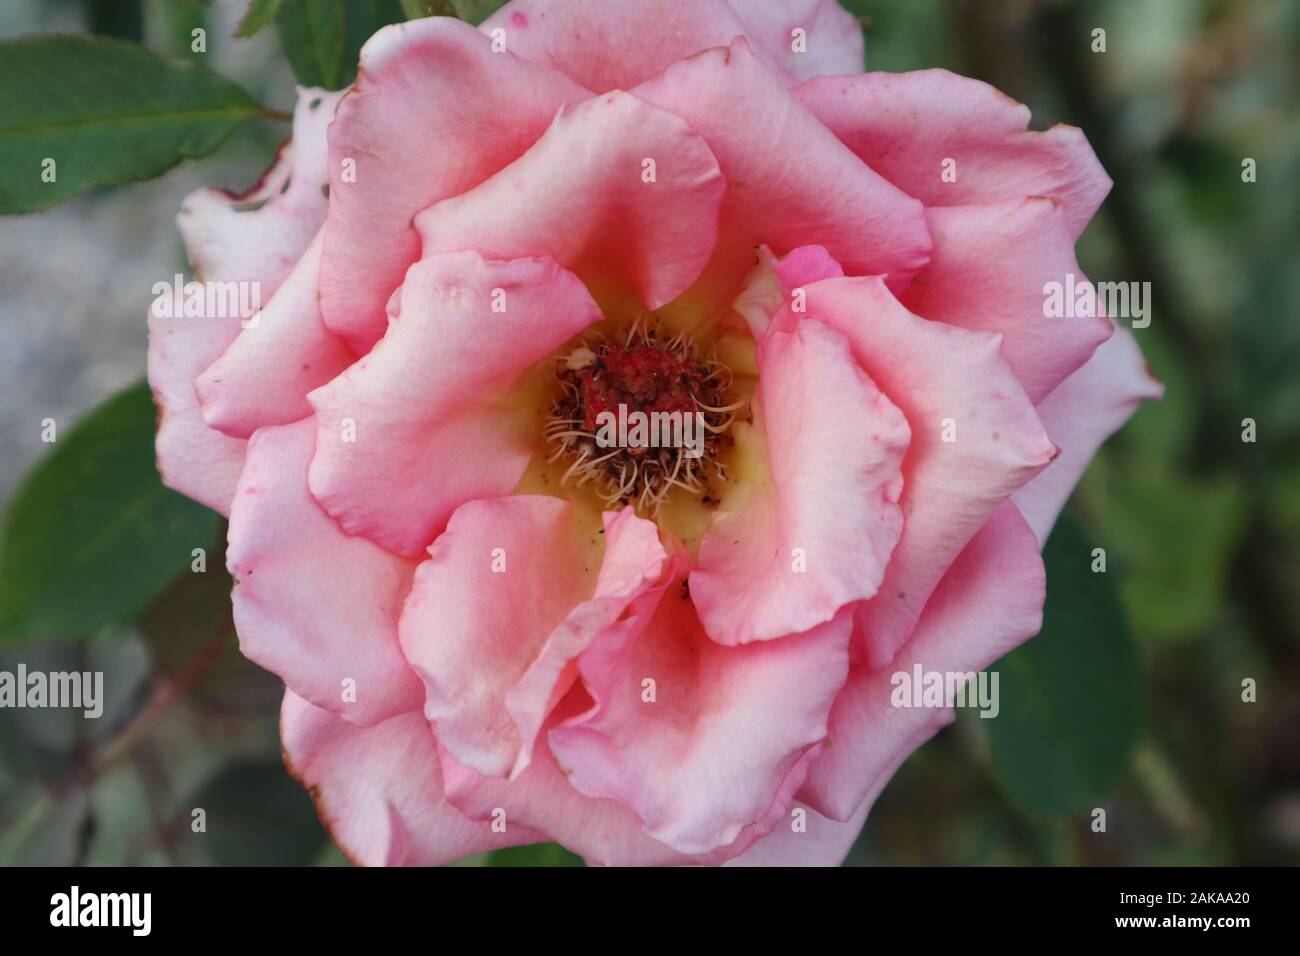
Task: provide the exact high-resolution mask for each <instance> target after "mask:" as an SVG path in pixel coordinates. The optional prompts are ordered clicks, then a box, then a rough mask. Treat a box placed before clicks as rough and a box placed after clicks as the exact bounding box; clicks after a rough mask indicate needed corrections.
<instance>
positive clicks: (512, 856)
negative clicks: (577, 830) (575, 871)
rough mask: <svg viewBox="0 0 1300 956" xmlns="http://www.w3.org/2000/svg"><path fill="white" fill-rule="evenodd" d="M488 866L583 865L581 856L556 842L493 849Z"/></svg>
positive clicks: (488, 859)
mask: <svg viewBox="0 0 1300 956" xmlns="http://www.w3.org/2000/svg"><path fill="white" fill-rule="evenodd" d="M487 865H488V866H585V865H586V864H584V863H583V862H582V857H580V856H577V855H576V854H574V853H570V852H569V851H568V850H566V849H565V848H564V847H562V846H560V845H559V844H558V843H534V844H532V845H530V846H512V847H507V848H506V849H504V850H493V851H492V852H491V853H489V854H488V858H487Z"/></svg>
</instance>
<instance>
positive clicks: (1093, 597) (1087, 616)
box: [988, 514, 1141, 816]
mask: <svg viewBox="0 0 1300 956" xmlns="http://www.w3.org/2000/svg"><path fill="white" fill-rule="evenodd" d="M1101 544H1102V543H1101V542H1093V541H1091V540H1089V538H1088V536H1087V535H1086V533H1085V532H1084V531H1083V529H1082V528H1081V527H1080V526H1079V524H1078V523H1077V522H1076V521H1074V520H1073V519H1072V518H1071V517H1070V516H1069V515H1068V514H1063V515H1062V516H1061V518H1060V520H1059V521H1058V522H1057V525H1056V529H1055V530H1054V531H1053V532H1052V536H1051V538H1050V539H1048V542H1047V547H1046V548H1045V549H1044V551H1043V558H1044V560H1045V562H1046V564H1047V602H1046V606H1045V607H1044V609H1043V629H1042V631H1041V633H1039V635H1038V636H1037V637H1036V638H1034V639H1033V640H1030V641H1028V642H1027V643H1025V644H1023V645H1021V646H1020V647H1018V648H1017V649H1016V650H1014V651H1012V652H1011V653H1010V654H1007V655H1006V656H1005V657H1003V658H1002V659H1001V660H1000V661H998V662H997V663H996V664H994V665H993V666H992V667H991V668H989V669H990V670H991V671H997V672H999V674H1000V677H999V683H1000V687H999V702H1000V704H1001V709H1000V712H999V714H998V716H997V717H995V718H993V719H991V720H989V721H988V724H989V728H988V731H989V739H990V744H991V746H992V751H993V762H994V765H995V767H996V769H997V773H998V776H999V778H1000V779H1001V781H1002V783H1003V785H1004V786H1005V788H1006V790H1007V792H1008V794H1009V795H1010V796H1011V798H1012V800H1013V802H1015V803H1016V804H1017V805H1018V806H1019V807H1020V808H1021V809H1022V810H1024V811H1026V812H1027V813H1029V814H1031V815H1034V816H1051V815H1056V814H1066V813H1074V812H1078V811H1082V810H1085V809H1088V808H1090V807H1093V806H1096V805H1097V802H1098V801H1099V800H1100V799H1101V798H1102V797H1103V796H1105V794H1106V792H1107V791H1108V790H1109V788H1110V787H1111V785H1112V784H1113V783H1114V782H1115V781H1116V779H1117V778H1118V777H1119V775H1120V773H1122V772H1123V770H1124V769H1125V768H1126V767H1127V766H1128V763H1129V759H1130V757H1131V755H1132V752H1133V746H1134V743H1135V742H1136V739H1137V733H1138V723H1139V709H1140V707H1139V705H1140V693H1141V675H1140V672H1139V667H1138V658H1137V652H1136V650H1135V648H1134V645H1133V642H1132V639H1131V638H1130V636H1129V632H1128V625H1127V622H1126V621H1125V619H1124V613H1123V610H1122V608H1121V605H1120V602H1119V599H1118V597H1117V595H1116V593H1115V588H1114V585H1113V583H1112V581H1111V577H1110V575H1111V574H1113V573H1114V571H1113V569H1112V570H1111V571H1110V572H1108V573H1093V571H1092V570H1091V566H1092V562H1093V557H1092V549H1093V548H1094V547H1098V546H1100V545H1101Z"/></svg>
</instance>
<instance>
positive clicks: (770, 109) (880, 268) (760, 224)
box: [633, 39, 930, 288]
mask: <svg viewBox="0 0 1300 956" xmlns="http://www.w3.org/2000/svg"><path fill="white" fill-rule="evenodd" d="M633 93H635V94H636V95H637V96H639V97H640V98H641V99H643V100H646V101H648V102H651V103H654V104H656V105H658V106H662V107H663V108H664V109H667V110H669V111H671V112H673V113H675V114H677V115H678V116H680V117H681V118H682V119H684V120H686V122H687V123H688V124H690V127H691V129H693V130H695V132H697V133H699V134H700V136H702V137H703V138H704V141H705V142H706V143H708V144H709V148H710V149H712V150H713V154H714V155H715V156H716V157H717V159H718V165H719V166H720V167H721V169H722V173H723V175H724V176H726V178H727V196H726V199H725V200H724V202H723V213H722V230H721V234H722V242H723V245H724V248H723V249H722V250H721V251H720V253H719V254H720V255H721V256H723V257H724V258H725V260H726V261H725V262H724V265H725V270H724V271H727V272H728V273H729V275H730V274H731V273H734V275H730V281H731V283H732V287H733V288H734V285H735V283H736V282H738V281H739V280H740V278H741V276H742V275H743V272H744V271H745V270H747V269H748V268H749V267H750V266H752V265H753V249H752V247H753V245H754V244H755V243H760V242H762V243H766V244H768V245H769V246H771V247H772V250H773V251H774V252H776V253H778V254H784V253H786V252H789V251H790V250H791V249H793V248H795V247H796V246H802V245H808V244H810V243H819V244H821V245H823V246H825V247H826V249H827V250H828V251H829V252H830V254H831V255H832V256H834V257H835V258H836V259H837V260H838V261H839V262H841V263H842V264H843V265H844V268H845V271H847V272H850V273H858V274H862V273H869V274H873V275H874V274H887V275H888V276H889V281H890V284H891V286H895V287H899V288H901V287H903V286H905V285H906V283H907V282H908V280H910V278H911V277H912V275H913V274H914V273H916V271H917V270H918V269H920V268H921V267H922V266H923V265H924V264H925V262H926V260H927V258H928V255H929V251H930V235H929V232H928V231H927V229H926V224H925V217H924V211H923V209H922V207H921V205H920V204H919V203H917V202H916V201H915V200H912V199H909V198H908V197H907V196H906V195H904V194H903V193H902V192H901V191H900V190H899V189H897V188H896V187H894V186H891V185H890V184H889V183H888V182H886V181H885V180H884V179H882V178H881V177H880V176H878V175H877V174H876V173H874V172H872V170H870V169H869V168H867V167H866V166H865V165H864V164H863V163H862V162H861V161H860V160H859V159H857V157H855V156H854V155H853V154H852V153H851V152H849V150H848V149H846V148H845V147H844V145H843V144H842V143H840V142H839V141H838V140H836V139H835V137H834V136H833V135H832V134H831V133H830V132H829V131H828V130H827V129H826V128H825V127H823V126H822V125H821V124H820V123H818V122H817V121H816V119H815V118H814V117H813V116H812V115H810V114H809V113H808V111H807V110H805V109H803V108H802V107H801V106H800V105H799V104H798V102H796V101H795V100H794V99H793V97H792V96H791V94H790V93H789V92H787V90H786V88H785V85H784V84H783V83H782V81H781V78H780V76H779V75H778V74H777V73H776V72H775V71H774V70H772V69H771V68H770V67H768V66H766V65H765V64H763V63H762V62H761V61H760V59H759V57H758V56H756V55H755V54H754V53H753V52H752V51H751V49H750V47H749V45H748V44H747V43H746V42H745V41H744V40H743V39H740V40H736V41H735V42H733V43H732V44H731V46H730V47H729V48H728V49H721V50H709V51H707V52H705V53H701V54H698V55H697V56H694V57H691V58H690V59H689V60H685V61H683V62H681V63H678V64H676V65H675V66H673V67H671V68H670V69H668V70H667V71H665V72H664V74H663V75H662V76H660V77H658V78H657V79H654V80H651V81H650V82H648V83H644V84H642V85H641V86H638V87H637V88H636V89H635V90H633ZM737 269H738V270H739V271H736V270H737Z"/></svg>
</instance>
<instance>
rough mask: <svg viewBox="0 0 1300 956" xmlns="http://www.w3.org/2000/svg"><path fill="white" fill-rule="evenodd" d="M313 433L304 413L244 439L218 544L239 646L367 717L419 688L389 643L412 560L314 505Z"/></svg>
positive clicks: (337, 706) (348, 712)
mask: <svg viewBox="0 0 1300 956" xmlns="http://www.w3.org/2000/svg"><path fill="white" fill-rule="evenodd" d="M314 442H315V427H314V425H313V423H312V422H311V421H310V420H303V421H301V422H298V423H297V424H294V425H284V426H278V427H272V428H263V429H260V430H258V432H257V433H256V434H255V435H254V436H253V438H252V440H251V441H250V442H249V445H248V464H247V466H245V468H244V473H243V475H242V476H241V477H240V481H239V486H238V490H237V491H236V493H235V499H234V505H233V507H232V508H231V512H230V534H229V538H230V544H229V547H228V549H227V552H226V562H227V564H228V565H229V567H230V573H231V574H232V575H234V578H235V584H236V587H235V590H234V592H233V595H232V597H233V603H234V611H235V629H236V631H237V632H238V634H239V646H240V650H242V651H243V652H244V655H245V656H246V657H248V658H249V659H250V660H252V661H254V662H255V663H257V664H260V665H261V666H263V667H265V668H266V669H267V670H270V671H273V672H274V673H275V674H277V675H278V676H279V677H280V678H281V679H282V680H283V681H284V682H285V683H286V684H287V685H288V686H289V688H290V690H292V691H293V692H295V693H296V694H299V695H300V696H302V697H305V698H306V699H307V700H309V701H311V702H312V703H313V704H315V705H316V706H317V707H323V708H325V709H327V710H331V711H333V712H335V713H337V714H339V715H341V716H343V717H346V718H347V719H348V720H351V721H353V722H355V723H359V724H374V723H377V722H379V721H382V720H385V719H387V718H388V717H391V716H393V715H394V714H400V713H403V712H406V711H410V710H416V709H418V708H419V706H420V701H421V699H422V695H421V693H420V682H419V680H418V679H417V678H416V677H415V675H414V674H413V673H412V672H411V669H410V668H409V667H408V666H407V664H406V661H405V660H403V658H402V654H401V651H400V649H399V648H398V644H397V618H398V614H399V613H400V612H401V608H402V601H403V600H404V599H405V597H406V594H407V592H408V591H409V590H410V588H411V575H412V574H413V573H414V571H415V562H414V561H408V560H405V559H403V558H399V557H397V556H395V555H392V554H389V553H388V552H387V551H384V550H383V549H382V548H379V547H377V546H376V545H374V544H371V543H370V542H369V541H367V540H365V539H364V538H353V537H349V536H348V535H345V534H344V533H343V532H342V531H340V530H339V528H338V526H337V525H336V524H335V523H334V522H333V521H332V520H331V519H330V517H329V515H327V514H325V512H324V511H322V510H321V508H320V506H319V505H318V504H316V502H315V500H314V499H313V498H312V497H311V495H310V494H308V492H307V463H308V462H309V461H311V453H312V446H313V444H314ZM349 681H350V682H352V683H351V684H349V683H348V682H349ZM348 691H351V692H350V693H348Z"/></svg>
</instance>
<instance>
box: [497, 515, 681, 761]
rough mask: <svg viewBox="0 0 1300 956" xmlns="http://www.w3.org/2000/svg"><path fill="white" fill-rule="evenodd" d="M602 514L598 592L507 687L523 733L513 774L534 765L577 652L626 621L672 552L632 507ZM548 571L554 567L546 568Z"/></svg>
mask: <svg viewBox="0 0 1300 956" xmlns="http://www.w3.org/2000/svg"><path fill="white" fill-rule="evenodd" d="M601 519H602V520H603V522H604V531H605V534H604V539H605V554H604V556H603V558H602V559H601V564H600V575H599V576H598V577H597V579H596V590H595V593H594V594H593V595H592V596H591V597H590V598H589V599H587V600H585V601H583V602H582V603H581V604H578V605H577V606H576V607H574V608H573V610H572V611H570V612H569V613H568V615H567V616H566V617H565V619H564V620H563V621H562V622H561V623H560V625H559V626H558V627H556V628H555V629H554V630H552V631H551V632H550V634H549V635H548V636H547V637H546V643H545V644H543V645H542V648H541V651H540V652H539V653H538V654H537V657H536V659H535V660H534V661H533V662H532V664H531V665H529V667H528V670H527V671H526V672H525V673H524V675H523V677H521V678H520V679H519V682H518V683H517V684H515V686H514V687H512V688H510V690H509V691H508V692H507V693H506V700H505V703H506V709H507V710H509V711H510V716H511V717H513V718H514V721H515V725H516V726H517V727H518V728H519V733H520V735H521V736H522V738H523V740H522V748H521V751H520V754H519V759H518V760H517V761H516V763H515V766H514V768H513V770H512V771H511V775H512V776H514V775H517V774H519V773H520V772H522V770H523V768H524V767H526V766H527V765H528V762H529V761H530V760H531V758H532V749H533V743H534V741H535V740H536V739H537V735H538V734H539V733H540V732H541V729H542V726H543V725H544V724H545V723H546V718H547V717H548V716H549V715H550V713H551V712H552V711H553V710H554V709H555V705H556V704H557V703H558V702H559V701H560V700H561V698H563V697H564V695H565V694H566V693H568V691H569V689H570V687H572V686H573V681H574V680H575V678H576V677H577V675H578V668H577V665H576V664H575V663H574V660H575V658H577V657H578V655H579V654H581V653H582V652H583V651H585V650H586V649H587V648H588V647H589V646H590V645H591V643H592V642H593V641H596V640H599V639H600V637H601V636H602V635H603V634H605V633H606V632H607V631H608V630H609V629H611V628H619V627H622V626H624V625H622V624H620V623H619V618H620V617H621V616H622V614H623V612H624V611H625V610H626V609H627V607H628V605H629V604H631V603H632V601H633V600H635V599H636V598H637V597H639V596H640V595H642V594H644V593H645V592H646V591H647V590H649V589H650V588H651V587H653V586H654V584H655V583H656V582H657V581H658V580H659V576H660V574H661V573H662V571H663V567H664V562H665V561H666V560H667V558H668V555H667V553H666V552H665V551H664V547H663V545H662V544H661V543H660V541H659V531H658V528H657V527H656V526H655V523H654V522H653V521H646V520H645V519H643V518H638V517H637V516H636V513H635V512H634V511H633V510H632V508H630V507H629V508H624V509H623V510H622V511H619V512H613V511H606V512H604V513H603V514H602V515H601ZM570 560H572V557H571V558H570ZM538 570H539V571H542V570H543V569H538ZM544 573H546V574H548V575H550V574H553V573H554V572H553V571H552V570H550V569H546V570H545V571H544Z"/></svg>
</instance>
